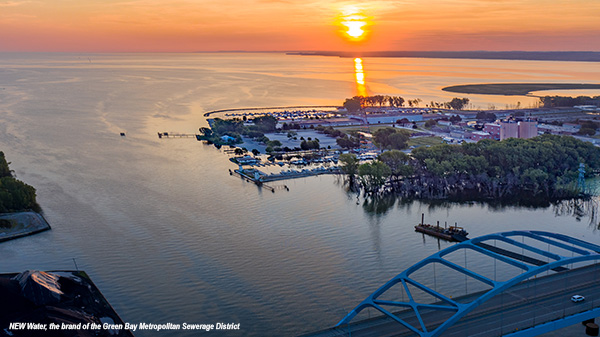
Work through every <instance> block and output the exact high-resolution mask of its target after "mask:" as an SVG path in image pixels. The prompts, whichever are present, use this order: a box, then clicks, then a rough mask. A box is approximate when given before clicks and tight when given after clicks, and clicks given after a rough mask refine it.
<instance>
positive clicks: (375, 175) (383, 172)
mask: <svg viewBox="0 0 600 337" xmlns="http://www.w3.org/2000/svg"><path fill="white" fill-rule="evenodd" d="M391 174H392V170H391V169H390V167H389V166H387V165H386V164H384V163H382V162H380V161H373V162H371V163H365V164H362V165H360V166H359V167H358V176H359V178H360V181H361V183H362V184H363V186H364V187H365V188H366V189H367V190H368V191H376V190H377V189H379V188H380V187H381V186H383V184H384V183H385V182H386V180H387V178H388V177H389V176H390V175H391Z"/></svg>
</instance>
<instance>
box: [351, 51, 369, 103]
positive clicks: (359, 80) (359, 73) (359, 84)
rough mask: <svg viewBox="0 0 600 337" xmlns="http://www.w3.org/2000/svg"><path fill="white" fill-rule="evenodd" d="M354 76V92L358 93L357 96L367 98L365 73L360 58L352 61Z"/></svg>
mask: <svg viewBox="0 0 600 337" xmlns="http://www.w3.org/2000/svg"><path fill="white" fill-rule="evenodd" d="M354 75H355V77H356V91H357V92H358V96H367V86H366V82H365V72H364V69H363V63H362V59H361V58H360V57H357V58H355V59H354Z"/></svg>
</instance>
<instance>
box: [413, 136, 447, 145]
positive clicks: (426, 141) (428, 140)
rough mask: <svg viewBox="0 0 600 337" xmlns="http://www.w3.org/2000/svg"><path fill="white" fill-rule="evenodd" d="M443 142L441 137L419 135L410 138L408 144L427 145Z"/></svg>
mask: <svg viewBox="0 0 600 337" xmlns="http://www.w3.org/2000/svg"><path fill="white" fill-rule="evenodd" d="M439 144H442V138H441V137H418V138H411V139H409V140H408V146H426V145H430V146H431V145H439Z"/></svg>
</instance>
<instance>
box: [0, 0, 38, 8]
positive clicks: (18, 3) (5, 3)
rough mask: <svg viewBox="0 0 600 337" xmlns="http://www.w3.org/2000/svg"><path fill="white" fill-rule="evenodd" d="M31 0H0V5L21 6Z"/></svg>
mask: <svg viewBox="0 0 600 337" xmlns="http://www.w3.org/2000/svg"><path fill="white" fill-rule="evenodd" d="M31 2H32V1H29V0H25V1H18V0H17V1H0V7H17V6H21V5H24V4H26V3H31Z"/></svg>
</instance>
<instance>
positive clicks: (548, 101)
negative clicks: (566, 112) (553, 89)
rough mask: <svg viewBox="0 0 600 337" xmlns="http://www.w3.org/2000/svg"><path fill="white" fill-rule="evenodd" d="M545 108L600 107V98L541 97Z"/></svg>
mask: <svg viewBox="0 0 600 337" xmlns="http://www.w3.org/2000/svg"><path fill="white" fill-rule="evenodd" d="M540 105H541V106H542V107H544V108H558V107H573V106H576V105H596V106H598V105H600V96H593V97H590V96H577V97H570V96H544V97H540Z"/></svg>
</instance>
